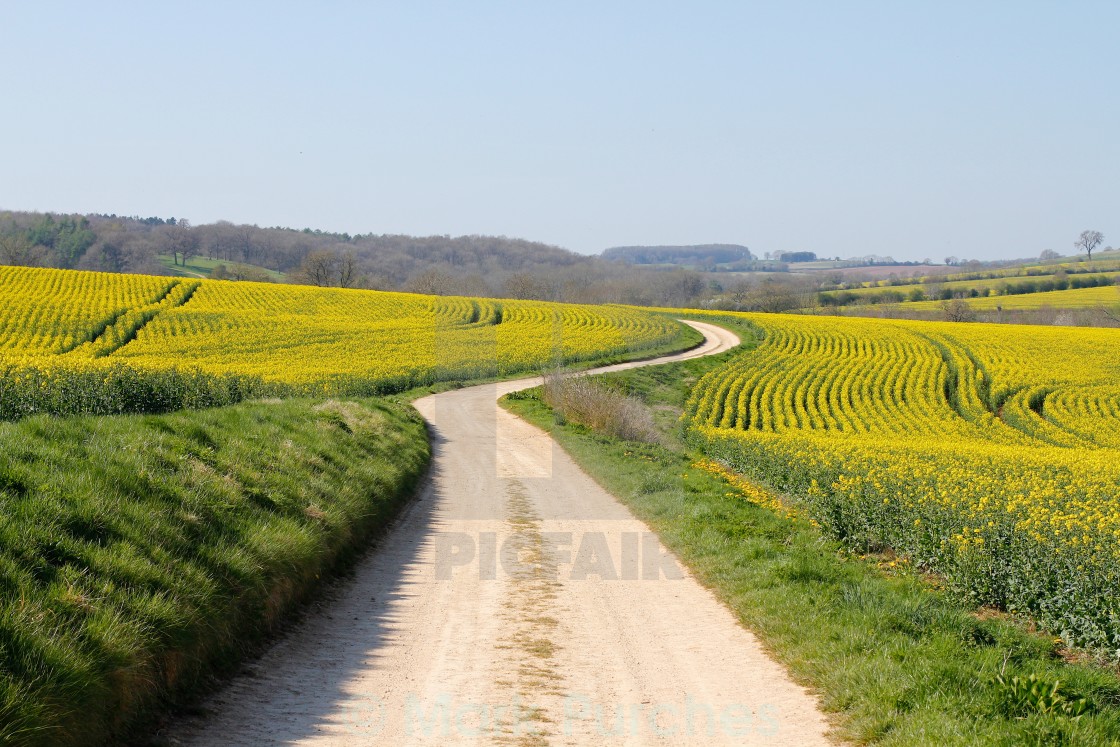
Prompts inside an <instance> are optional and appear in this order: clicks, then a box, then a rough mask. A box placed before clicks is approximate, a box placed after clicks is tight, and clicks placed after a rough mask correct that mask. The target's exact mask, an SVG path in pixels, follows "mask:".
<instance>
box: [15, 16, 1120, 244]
mask: <svg viewBox="0 0 1120 747" xmlns="http://www.w3.org/2000/svg"><path fill="white" fill-rule="evenodd" d="M172 6H173V7H172ZM0 10H2V14H0V18H2V21H0V66H2V69H3V70H4V71H5V75H4V83H3V86H2V87H0V107H2V109H0V113H2V116H0V138H2V139H3V142H4V144H5V146H6V147H5V148H4V156H3V157H2V158H0V209H10V210H44V211H53V212H83V213H85V212H105V213H118V214H123V215H141V216H148V215H158V216H162V217H169V216H172V215H174V216H177V217H185V218H188V219H190V220H192V221H193V222H195V223H207V222H211V221H214V220H218V219H226V220H232V221H235V222H245V223H255V224H258V225H262V226H270V225H282V226H291V227H295V228H303V227H305V226H309V227H312V228H322V229H325V230H335V231H348V232H351V233H366V232H371V231H372V232H374V233H407V234H416V235H430V234H452V235H458V234H475V233H479V234H495V235H506V236H517V237H522V238H527V239H533V240H537V241H544V242H547V243H550V244H556V245H559V246H563V247H567V248H569V249H574V250H576V251H580V252H598V251H600V250H602V249H603V248H605V247H608V246H615V245H631V244H692V243H710V242H726V243H740V244H746V245H748V246H750V247H751V248H752V249H753V250H755V251H756V252H757V253H762V252H765V251H771V250H799V249H804V250H811V251H816V252H817V253H818V254H821V255H827V256H833V255H841V256H851V255H859V254H869V253H874V254H892V255H894V256H895V257H896V258H898V259H920V258H923V257H927V256H928V257H932V258H934V259H935V260H936V261H940V260H941V259H943V258H944V257H945V256H947V255H950V254H952V255H957V256H961V257H968V258H980V259H994V258H1001V257H1015V256H1031V255H1037V254H1038V253H1039V252H1040V251H1042V250H1043V249H1048V248H1050V249H1056V250H1058V251H1060V252H1062V253H1063V254H1068V253H1072V251H1073V249H1072V242H1073V241H1074V239H1075V238H1076V237H1077V235H1078V233H1080V232H1081V231H1082V230H1083V229H1086V228H1092V229H1096V230H1100V231H1103V232H1104V234H1105V243H1106V244H1112V245H1116V246H1120V215H1118V212H1117V209H1118V208H1117V206H1118V205H1120V199H1118V198H1120V179H1118V171H1120V169H1118V168H1117V167H1118V166H1120V137H1118V135H1117V133H1118V132H1120V116H1118V115H1120V103H1118V100H1117V99H1118V96H1117V94H1118V93H1120V49H1118V47H1117V43H1116V42H1117V30H1118V29H1120V3H1116V2H1065V3H1059V2H1052V3H1040V2H1010V1H1009V2H928V3H918V2H898V1H897V0H895V1H892V2H816V3H809V2H781V1H778V2H767V3H752V2H726V3H717V2H687V3H685V2H677V3H659V2H633V3H623V2H606V1H600V2H587V3H584V2H551V3H545V2H509V3H496V2H483V1H482V0H463V1H462V2H454V3H453V2H445V3H432V2H417V1H408V2H391V3H390V2H320V3H284V2H267V3H266V2H259V3H249V2H241V3H238V2H223V3H209V2H190V3H185V2H183V3H152V2H144V3H118V2H104V3H88V2H85V3H59V2H37V3H16V2H10V1H5V2H2V4H0Z"/></svg>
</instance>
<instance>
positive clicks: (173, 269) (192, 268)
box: [156, 254, 288, 283]
mask: <svg viewBox="0 0 1120 747" xmlns="http://www.w3.org/2000/svg"><path fill="white" fill-rule="evenodd" d="M156 259H157V260H159V263H160V264H161V265H163V266H164V268H166V269H167V271H168V272H170V273H171V274H173V275H175V276H176V277H187V278H208V277H210V276H211V275H213V274H214V270H216V269H217V268H218V267H225V268H226V269H227V270H233V269H234V268H236V267H243V268H248V269H250V270H251V271H252V272H254V273H256V274H259V275H260V276H261V278H262V279H264V278H268V279H269V280H272V281H273V282H276V283H283V282H285V281H286V280H287V277H288V276H287V275H285V274H284V273H282V272H277V271H276V270H270V269H268V268H267V267H261V266H260V265H251V264H247V263H245V262H226V261H224V260H221V259H208V258H206V257H191V258H190V259H189V260H187V263H186V265H181V264H178V262H177V261H176V260H175V259H173V258H172V257H171V255H170V254H160V255H158V256H157V257H156ZM254 279H256V278H254Z"/></svg>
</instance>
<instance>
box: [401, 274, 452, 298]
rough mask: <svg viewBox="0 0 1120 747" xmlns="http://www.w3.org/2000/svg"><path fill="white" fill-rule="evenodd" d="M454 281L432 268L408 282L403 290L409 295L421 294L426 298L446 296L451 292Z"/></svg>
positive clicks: (449, 276) (447, 275)
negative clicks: (426, 296)
mask: <svg viewBox="0 0 1120 747" xmlns="http://www.w3.org/2000/svg"><path fill="white" fill-rule="evenodd" d="M454 281H455V278H453V277H452V276H451V275H449V274H447V273H446V272H443V271H442V270H437V269H436V268H434V267H433V268H430V269H427V270H424V271H423V272H421V273H420V274H419V275H417V276H415V277H414V278H412V279H411V280H409V281H408V284H407V285H405V290H407V291H409V292H410V293H423V294H424V295H428V296H446V295H447V294H449V293H450V292H451V286H452V284H453V283H454Z"/></svg>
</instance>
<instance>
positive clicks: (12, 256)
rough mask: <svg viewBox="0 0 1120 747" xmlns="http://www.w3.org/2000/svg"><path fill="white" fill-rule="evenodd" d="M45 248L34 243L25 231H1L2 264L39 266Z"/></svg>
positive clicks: (0, 259)
mask: <svg viewBox="0 0 1120 747" xmlns="http://www.w3.org/2000/svg"><path fill="white" fill-rule="evenodd" d="M42 261H43V250H42V248H41V247H37V246H35V245H34V244H32V243H31V242H30V241H29V240H28V238H27V236H25V235H24V234H23V232H22V231H21V232H12V233H0V264H4V265H25V266H28V267H37V266H38V265H40V264H42Z"/></svg>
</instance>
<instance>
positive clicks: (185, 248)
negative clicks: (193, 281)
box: [159, 220, 199, 267]
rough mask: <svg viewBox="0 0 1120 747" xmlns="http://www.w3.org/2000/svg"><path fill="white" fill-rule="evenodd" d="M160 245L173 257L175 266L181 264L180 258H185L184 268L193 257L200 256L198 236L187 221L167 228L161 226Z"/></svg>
mask: <svg viewBox="0 0 1120 747" xmlns="http://www.w3.org/2000/svg"><path fill="white" fill-rule="evenodd" d="M159 235H160V244H161V246H162V248H163V250H164V251H165V252H166V253H167V254H170V255H171V261H172V263H173V264H176V265H177V264H179V257H180V256H181V257H182V258H183V261H182V265H183V267H186V266H187V262H189V261H190V259H191V257H194V256H197V255H198V239H199V236H198V234H197V233H196V232H195V231H194V230H193V229H192V228H191V224H190V223H189V222H188V221H186V220H181V221H178V222H176V223H172V224H169V225H166V226H160V231H159Z"/></svg>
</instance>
